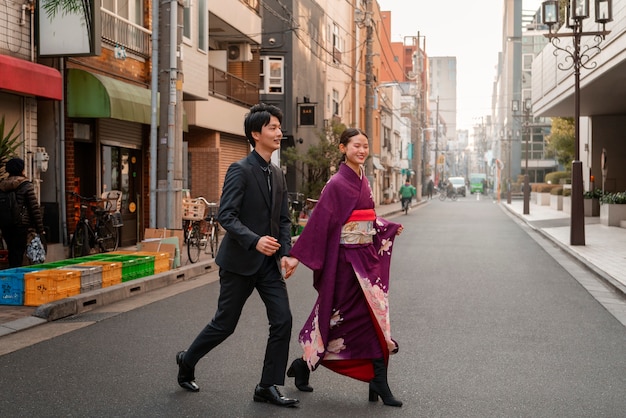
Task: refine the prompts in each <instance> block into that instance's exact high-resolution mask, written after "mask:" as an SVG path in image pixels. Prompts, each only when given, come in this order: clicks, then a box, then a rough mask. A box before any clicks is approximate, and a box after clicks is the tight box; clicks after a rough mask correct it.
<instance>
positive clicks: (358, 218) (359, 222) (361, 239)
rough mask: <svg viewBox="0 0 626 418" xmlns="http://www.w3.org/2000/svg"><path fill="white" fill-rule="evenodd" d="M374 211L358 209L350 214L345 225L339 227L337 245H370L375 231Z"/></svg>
mask: <svg viewBox="0 0 626 418" xmlns="http://www.w3.org/2000/svg"><path fill="white" fill-rule="evenodd" d="M375 220H376V212H375V211H374V209H358V210H355V211H353V212H352V214H351V215H350V217H349V218H348V220H347V221H346V223H345V224H344V225H343V226H342V227H341V238H340V239H339V244H371V243H372V240H373V237H374V235H376V230H375V229H374V221H375Z"/></svg>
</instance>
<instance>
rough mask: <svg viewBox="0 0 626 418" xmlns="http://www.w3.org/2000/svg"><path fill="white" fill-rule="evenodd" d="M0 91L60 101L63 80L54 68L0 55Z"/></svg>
mask: <svg viewBox="0 0 626 418" xmlns="http://www.w3.org/2000/svg"><path fill="white" fill-rule="evenodd" d="M0 68H1V69H2V70H1V71H0V73H1V74H2V76H1V77H0V90H7V91H10V92H14V93H18V94H20V95H26V96H36V97H43V98H46V99H54V100H61V99H62V98H63V78H62V77H61V73H60V72H59V71H57V70H55V69H54V68H51V67H47V66H45V65H41V64H36V63H34V62H30V61H26V60H22V59H18V58H14V57H9V56H8V55H1V54H0Z"/></svg>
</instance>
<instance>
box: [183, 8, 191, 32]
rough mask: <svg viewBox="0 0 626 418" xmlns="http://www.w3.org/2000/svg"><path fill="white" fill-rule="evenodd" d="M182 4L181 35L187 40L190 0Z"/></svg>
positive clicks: (189, 30) (189, 27)
mask: <svg viewBox="0 0 626 418" xmlns="http://www.w3.org/2000/svg"><path fill="white" fill-rule="evenodd" d="M183 4H184V6H183V37H184V38H185V40H187V42H189V41H190V40H191V0H190V1H185V2H184V3H183Z"/></svg>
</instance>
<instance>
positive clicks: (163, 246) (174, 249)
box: [137, 237, 180, 268]
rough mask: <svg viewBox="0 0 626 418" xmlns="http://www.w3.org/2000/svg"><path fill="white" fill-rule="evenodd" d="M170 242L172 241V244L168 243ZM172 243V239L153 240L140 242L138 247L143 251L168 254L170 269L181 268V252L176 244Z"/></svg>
mask: <svg viewBox="0 0 626 418" xmlns="http://www.w3.org/2000/svg"><path fill="white" fill-rule="evenodd" d="M168 240H169V241H170V243H167V241H168ZM164 241H165V242H164ZM171 241H172V237H170V238H164V239H163V240H161V239H158V238H151V239H148V240H145V241H142V242H140V243H139V244H138V245H137V248H138V249H139V250H141V251H148V252H153V253H159V252H166V253H168V254H169V258H170V267H171V268H176V267H179V266H180V252H179V249H178V246H177V245H176V243H171Z"/></svg>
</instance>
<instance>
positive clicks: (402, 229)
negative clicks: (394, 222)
mask: <svg viewBox="0 0 626 418" xmlns="http://www.w3.org/2000/svg"><path fill="white" fill-rule="evenodd" d="M402 231H404V227H403V226H402V225H400V228H398V231H397V232H396V236H397V235H400V234H401V233H402Z"/></svg>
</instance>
